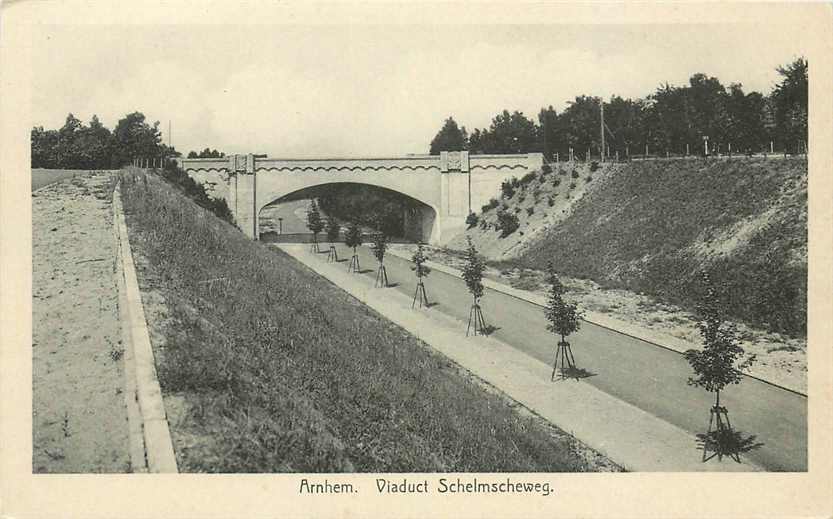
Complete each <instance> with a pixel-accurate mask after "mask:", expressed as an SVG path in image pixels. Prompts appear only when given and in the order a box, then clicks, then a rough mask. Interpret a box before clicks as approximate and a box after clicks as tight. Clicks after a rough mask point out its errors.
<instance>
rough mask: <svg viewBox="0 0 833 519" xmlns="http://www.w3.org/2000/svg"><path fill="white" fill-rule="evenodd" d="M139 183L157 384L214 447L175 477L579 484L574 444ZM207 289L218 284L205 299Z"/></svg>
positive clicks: (127, 198)
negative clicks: (574, 476)
mask: <svg viewBox="0 0 833 519" xmlns="http://www.w3.org/2000/svg"><path fill="white" fill-rule="evenodd" d="M143 178H144V177H141V178H139V179H137V180H136V181H135V182H131V181H126V182H124V183H123V186H122V193H123V197H124V202H125V212H126V214H127V215H128V224H129V227H130V234H131V241H132V243H133V244H134V247H135V248H136V249H138V250H139V251H140V252H141V254H142V256H144V257H145V258H146V259H147V261H148V263H149V270H150V271H152V272H153V274H154V275H155V276H158V277H159V278H160V279H161V281H162V282H161V283H160V284H161V285H162V287H161V288H162V289H163V290H165V294H164V297H165V300H166V302H167V306H168V307H169V308H170V309H171V313H172V315H171V318H172V321H173V322H174V323H175V325H174V326H171V327H170V328H169V329H168V331H167V332H166V343H165V347H164V350H163V351H162V352H160V353H161V360H160V366H159V375H160V382H161V384H162V386H163V390H164V391H165V392H166V394H168V393H171V392H181V393H184V394H185V398H186V401H187V402H188V407H189V408H190V409H191V411H190V414H189V423H196V424H197V426H198V427H199V428H201V430H202V431H203V432H204V433H203V434H202V436H207V437H208V439H207V440H205V439H204V440H201V441H193V440H191V441H189V442H188V444H187V445H185V446H183V447H182V449H178V454H179V455H180V456H182V457H183V459H182V460H181V465H182V468H183V469H184V470H185V471H210V472H265V471H287V472H290V471H299V472H338V471H354V470H355V471H360V472H366V471H369V472H410V471H415V472H433V471H461V472H465V471H483V472H491V471H580V470H585V469H586V468H587V467H586V465H585V464H584V462H583V461H581V460H580V459H579V458H578V456H577V455H576V454H575V452H574V450H573V448H572V447H571V444H570V442H568V441H565V440H561V439H555V438H553V437H552V436H551V435H550V432H549V431H547V430H545V429H543V428H542V427H540V426H539V425H538V424H537V423H536V422H533V421H531V420H529V419H526V418H521V417H520V416H519V415H518V414H516V413H515V412H514V411H513V410H511V409H510V408H509V407H508V406H507V405H506V404H505V403H504V402H503V401H502V400H501V399H500V398H499V397H497V396H494V395H489V394H487V393H486V392H484V391H483V390H482V389H481V388H479V387H478V386H477V385H475V384H473V383H471V382H469V381H467V380H466V379H464V378H463V377H461V375H460V374H459V373H458V371H457V369H456V367H455V366H453V365H452V364H451V363H450V362H449V361H448V360H447V359H445V358H444V357H442V356H440V355H438V354H435V353H433V352H432V351H431V350H430V349H428V348H427V347H425V345H424V344H423V343H421V342H420V341H418V340H417V339H415V338H414V337H412V336H411V335H409V334H407V333H405V332H404V331H403V330H402V329H400V328H399V327H397V326H395V325H393V324H391V323H390V322H388V321H386V320H384V319H383V318H381V317H380V316H378V315H377V314H375V313H373V312H372V311H370V310H369V309H368V308H367V307H365V306H364V305H361V304H359V303H358V302H356V301H355V300H354V299H353V298H352V297H350V296H349V295H348V294H346V293H345V292H343V291H341V290H339V289H338V288H336V287H335V286H333V285H332V284H331V283H329V282H328V281H326V280H324V279H323V278H320V277H319V276H317V275H315V274H314V273H312V272H311V271H310V270H308V269H307V268H306V267H304V266H303V265H302V264H300V263H298V262H297V261H295V260H293V259H292V258H290V257H288V256H286V255H285V254H283V253H282V252H280V251H276V250H273V249H270V248H268V247H266V246H264V245H262V244H260V243H256V242H252V241H251V240H249V239H247V238H246V237H245V236H243V234H241V233H240V232H238V231H236V230H235V229H234V228H233V227H231V226H230V225H227V224H225V223H223V222H221V221H220V220H218V219H216V218H213V217H212V216H211V215H210V214H208V213H206V212H204V211H202V210H200V209H199V208H198V207H197V206H195V205H194V204H192V203H191V202H189V201H188V199H186V198H185V197H184V196H182V195H181V194H179V193H177V192H175V191H174V190H172V189H170V188H169V187H168V186H167V185H166V184H165V183H163V182H162V181H161V180H160V179H158V178H157V177H153V176H148V177H147V179H148V181H147V183H145V182H144V180H143ZM217 279H220V280H226V281H227V283H228V284H227V285H225V284H222V283H221V284H219V285H218V286H217V287H214V288H208V285H206V282H207V281H208V280H217ZM223 287H226V288H223ZM174 435H175V437H176V432H175V434H174ZM189 452H193V454H192V455H190V456H189V454H188V453H189Z"/></svg>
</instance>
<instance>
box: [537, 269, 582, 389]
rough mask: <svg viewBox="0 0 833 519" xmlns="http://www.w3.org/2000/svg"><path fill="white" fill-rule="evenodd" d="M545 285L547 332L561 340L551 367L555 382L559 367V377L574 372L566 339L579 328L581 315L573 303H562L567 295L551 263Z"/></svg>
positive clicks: (573, 363) (574, 362)
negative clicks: (546, 288) (547, 288)
mask: <svg viewBox="0 0 833 519" xmlns="http://www.w3.org/2000/svg"><path fill="white" fill-rule="evenodd" d="M547 283H549V285H550V293H549V300H548V301H547V307H546V308H545V309H544V315H545V316H546V317H547V321H549V324H547V330H549V331H550V332H552V333H554V334H555V335H558V336H560V338H561V340H559V341H558V345H557V346H556V349H555V362H554V363H553V366H552V376H551V377H550V378H551V379H552V380H555V372H556V371H557V370H558V366H559V364H560V365H561V377H562V378H564V377H565V376H566V375H567V373H568V372H569V371H575V369H576V361H575V358H574V357H573V350H572V348H571V347H570V343H569V342H567V337H568V336H569V335H570V334H572V333H574V332H576V331H578V329H579V328H580V327H581V318H582V314H581V312H580V311H579V309H578V306H576V304H575V303H567V302H566V301H564V294H565V293H567V288H566V287H565V286H564V285H563V284H562V283H561V280H560V279H558V274H557V273H556V272H555V267H553V264H552V262H550V263H549V264H548V265H547Z"/></svg>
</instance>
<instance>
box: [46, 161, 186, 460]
mask: <svg viewBox="0 0 833 519" xmlns="http://www.w3.org/2000/svg"><path fill="white" fill-rule="evenodd" d="M114 181H115V178H114V172H103V171H97V172H74V173H73V174H72V178H71V179H68V180H64V181H61V182H57V183H54V184H50V185H47V186H45V187H41V188H39V189H37V190H35V191H34V192H33V193H32V231H33V236H32V328H33V329H32V471H33V472H34V473H119V472H176V471H177V467H176V460H175V458H174V454H173V448H172V445H171V440H170V433H169V431H168V424H167V417H166V415H165V409H164V406H163V405H162V399H161V392H160V390H159V384H158V382H157V380H156V371H155V367H154V358H153V353H152V351H151V349H150V340H149V338H148V332H147V325H146V322H145V317H144V312H143V309H142V301H141V296H140V294H139V289H138V285H137V282H136V273H135V266H134V264H133V257H132V253H131V250H130V243H129V240H128V236H127V227H126V225H125V221H124V213H123V211H122V208H121V198H120V195H119V192H118V188H116V191H115V194H114V191H113V186H114Z"/></svg>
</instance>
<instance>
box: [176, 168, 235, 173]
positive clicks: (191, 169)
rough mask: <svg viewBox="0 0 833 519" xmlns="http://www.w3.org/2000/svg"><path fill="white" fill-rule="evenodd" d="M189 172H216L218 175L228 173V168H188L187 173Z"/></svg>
mask: <svg viewBox="0 0 833 519" xmlns="http://www.w3.org/2000/svg"><path fill="white" fill-rule="evenodd" d="M189 171H205V172H206V173H210V172H212V171H216V172H217V173H228V168H219V169H218V168H188V169H186V170H185V172H186V173H188V172H189Z"/></svg>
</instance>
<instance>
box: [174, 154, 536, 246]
mask: <svg viewBox="0 0 833 519" xmlns="http://www.w3.org/2000/svg"><path fill="white" fill-rule="evenodd" d="M179 162H180V166H181V167H182V169H184V170H185V171H186V172H187V173H188V175H190V176H191V177H192V178H194V180H196V181H197V182H199V183H201V184H202V185H203V186H205V188H206V191H207V192H208V194H209V195H211V196H213V197H215V198H224V199H225V200H226V202H227V203H228V205H229V207H230V208H231V210H232V212H233V213H234V217H235V220H236V221H237V224H238V226H239V227H240V228H241V229H242V230H243V232H244V233H246V235H248V236H250V237H252V238H254V239H257V238H258V237H259V228H258V215H259V214H260V211H261V210H262V209H263V208H264V207H265V206H267V205H269V204H270V203H272V202H275V201H277V200H280V199H281V198H283V197H286V196H288V195H291V194H293V193H296V192H298V191H301V190H304V189H307V188H311V187H314V186H320V185H325V184H333V183H354V184H366V185H371V186H377V187H381V188H385V189H390V190H392V191H396V192H399V193H402V194H404V195H407V196H408V197H410V198H412V199H414V200H416V201H418V202H420V203H419V204H415V206H417V207H419V210H418V211H416V212H415V213H413V214H410V215H408V213H406V227H409V226H410V227H411V228H413V229H414V230H415V234H418V235H419V236H415V238H416V239H421V240H422V241H425V242H428V243H431V244H437V245H439V244H444V243H447V242H448V241H449V240H450V239H451V238H453V237H454V235H456V234H458V233H460V232H461V231H462V230H463V229H464V228H465V220H466V216H467V215H468V213H469V212H470V211H477V210H479V208H480V207H481V206H482V205H484V204H485V203H486V202H488V201H489V199H490V198H492V197H497V195H498V193H499V192H500V184H501V183H502V182H503V181H504V180H506V179H508V178H511V177H513V176H514V177H518V178H520V177H522V176H523V175H525V174H526V173H528V172H530V171H539V170H540V169H541V167H542V166H543V156H542V154H540V153H528V154H520V155H469V154H468V152H465V151H461V152H442V153H441V154H440V155H406V156H403V157H391V158H321V159H279V158H263V157H258V156H254V155H251V154H249V155H233V156H230V157H225V158H221V159H179Z"/></svg>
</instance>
